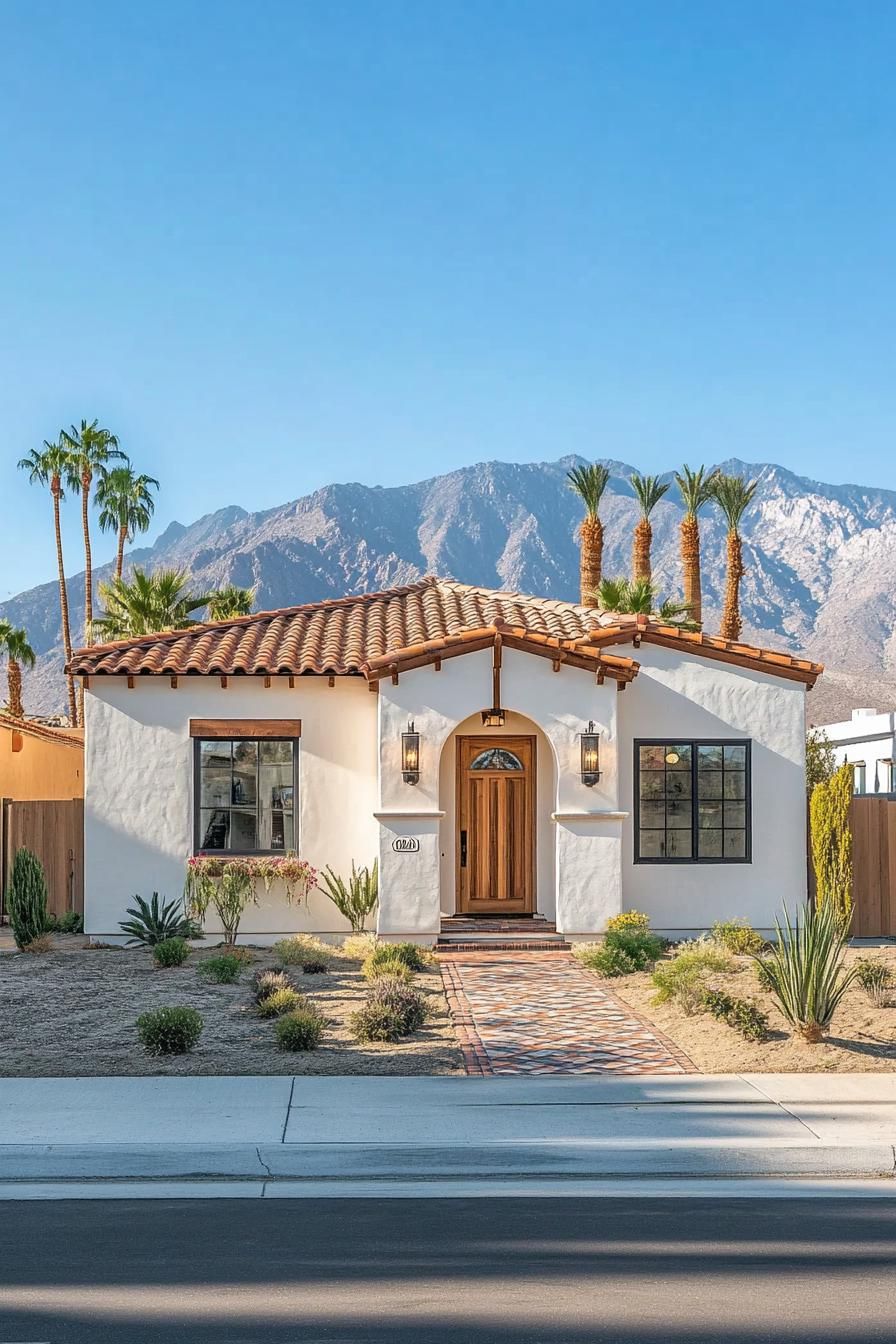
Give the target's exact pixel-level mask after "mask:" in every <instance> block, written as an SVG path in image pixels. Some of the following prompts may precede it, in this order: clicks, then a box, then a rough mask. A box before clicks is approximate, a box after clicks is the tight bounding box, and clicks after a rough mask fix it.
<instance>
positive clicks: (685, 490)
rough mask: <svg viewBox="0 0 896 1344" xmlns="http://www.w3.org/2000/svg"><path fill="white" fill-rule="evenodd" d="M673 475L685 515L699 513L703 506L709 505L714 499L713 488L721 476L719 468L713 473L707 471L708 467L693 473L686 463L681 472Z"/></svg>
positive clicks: (700, 468)
mask: <svg viewBox="0 0 896 1344" xmlns="http://www.w3.org/2000/svg"><path fill="white" fill-rule="evenodd" d="M673 474H674V476H675V484H676V485H677V486H678V490H679V494H680V495H681V498H682V502H683V504H684V508H685V513H693V514H697V513H699V511H700V509H702V507H703V505H704V504H708V503H709V501H710V500H711V499H712V497H713V487H714V485H715V481H716V478H717V477H718V475H719V470H718V467H716V468H714V469H713V470H712V471H707V469H706V467H698V468H697V470H696V471H692V470H691V468H690V467H689V466H688V465H687V463H685V464H684V466H683V467H682V469H681V471H676V472H674V473H673Z"/></svg>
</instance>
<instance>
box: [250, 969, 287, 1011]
mask: <svg viewBox="0 0 896 1344" xmlns="http://www.w3.org/2000/svg"><path fill="white" fill-rule="evenodd" d="M291 988H292V986H291V984H290V983H289V976H287V975H286V974H285V973H284V972H283V971H256V972H255V974H254V975H253V977H252V997H253V999H254V1000H255V1002H256V1003H262V1002H263V1001H264V1000H265V999H266V998H268V997H269V996H270V995H271V994H273V993H274V991H275V990H277V989H291Z"/></svg>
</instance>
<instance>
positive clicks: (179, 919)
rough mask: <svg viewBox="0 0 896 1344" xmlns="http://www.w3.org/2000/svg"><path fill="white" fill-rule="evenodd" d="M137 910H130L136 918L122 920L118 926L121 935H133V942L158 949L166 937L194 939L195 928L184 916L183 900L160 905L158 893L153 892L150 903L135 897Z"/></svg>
mask: <svg viewBox="0 0 896 1344" xmlns="http://www.w3.org/2000/svg"><path fill="white" fill-rule="evenodd" d="M134 900H135V901H136V902H137V908H136V909H134V908H132V907H129V908H128V910H127V913H128V914H129V915H133V919H123V920H122V921H121V923H120V924H119V926H118V927H119V928H120V929H121V931H122V933H129V934H130V935H131V937H130V941H131V942H132V943H142V944H143V945H144V946H145V947H155V946H156V944H157V943H163V942H164V941H165V939H166V938H193V937H194V936H195V934H196V927H195V925H194V923H193V921H192V920H191V919H190V918H189V917H188V916H187V915H186V914H185V912H184V908H183V906H182V905H181V903H180V901H169V902H167V904H165V903H162V902H160V900H159V893H158V892H157V891H154V892H153V894H152V900H151V901H144V899H143V897H142V896H135V897H134Z"/></svg>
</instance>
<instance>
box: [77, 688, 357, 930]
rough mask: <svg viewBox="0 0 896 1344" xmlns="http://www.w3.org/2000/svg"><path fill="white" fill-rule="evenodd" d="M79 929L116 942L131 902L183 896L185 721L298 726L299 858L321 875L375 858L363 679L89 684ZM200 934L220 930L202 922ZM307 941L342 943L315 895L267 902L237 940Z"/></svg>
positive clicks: (188, 808) (189, 782)
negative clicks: (309, 937)
mask: <svg viewBox="0 0 896 1344" xmlns="http://www.w3.org/2000/svg"><path fill="white" fill-rule="evenodd" d="M85 712H86V725H85V816H84V828H85V929H86V931H87V933H89V934H91V935H93V936H94V937H97V938H101V939H107V938H111V937H113V936H115V935H117V934H118V933H119V929H118V923H119V920H121V919H122V918H124V911H125V908H126V906H127V905H129V904H131V900H130V898H131V897H132V896H133V894H134V893H135V892H138V893H139V894H140V895H141V896H143V897H144V898H149V897H150V896H151V894H152V892H153V891H158V892H159V893H160V895H162V896H163V897H165V898H166V899H168V900H171V899H173V898H178V897H180V895H181V892H182V890H183V884H184V874H185V866H186V861H187V858H188V857H189V855H190V854H192V852H193V744H192V741H191V739H190V735H189V721H190V719H193V718H205V719H301V721H302V737H301V741H300V745H299V812H298V823H299V827H298V837H297V848H298V852H299V853H300V855H301V856H302V857H303V858H305V859H307V860H308V861H309V862H310V863H312V864H313V865H314V866H315V867H317V868H322V867H323V866H324V865H325V864H329V865H331V866H332V867H333V868H334V869H335V870H336V871H337V872H341V873H346V872H348V870H349V869H350V867H351V862H352V860H353V859H354V861H355V862H356V863H359V864H361V863H371V862H372V861H373V859H374V858H375V856H376V852H377V844H378V836H377V832H378V827H377V824H376V821H375V819H374V816H373V813H374V809H375V804H376V769H377V761H376V754H377V753H376V721H377V711H376V696H374V695H371V694H370V692H369V690H368V687H367V684H366V682H364V681H362V680H361V679H360V678H342V679H337V681H336V684H335V686H333V687H332V688H331V687H330V686H328V684H327V682H326V680H325V679H323V678H317V677H302V678H297V679H296V682H295V686H294V688H293V689H292V690H290V688H289V683H288V679H287V678H285V677H275V678H272V681H271V685H270V687H269V688H267V689H265V687H264V683H263V680H262V679H261V678H250V677H244V678H240V677H231V678H230V681H229V684H228V686H227V687H226V689H225V688H224V687H222V686H221V684H220V681H219V680H218V678H217V677H181V678H180V680H179V683H178V686H177V687H176V688H172V686H171V684H170V681H169V679H168V678H167V677H145V678H137V680H136V684H135V686H134V688H133V690H128V687H127V681H126V679H124V678H120V677H106V678H103V677H94V678H93V680H92V682H91V687H90V690H89V692H88V693H87V694H86V696H85ZM207 927H208V930H209V932H210V933H213V932H214V931H215V930H216V928H217V926H216V923H215V919H214V916H213V915H211V914H210V915H209V919H208V922H207ZM303 930H314V931H315V932H319V933H323V934H336V933H340V934H341V933H344V932H346V931H347V925H346V924H345V922H344V921H343V919H342V918H341V916H340V915H339V914H338V913H337V911H336V909H335V907H334V906H333V905H332V903H331V902H330V901H329V900H328V899H327V898H326V897H325V896H323V895H322V894H321V893H319V892H314V893H312V895H311V897H310V900H309V902H308V905H307V907H306V906H305V905H304V904H302V903H298V904H296V905H293V906H290V905H288V904H287V902H286V900H285V898H284V895H283V892H282V888H278V886H274V887H273V888H272V890H271V891H270V893H264V892H262V895H261V899H260V903H259V905H258V906H257V907H255V906H250V907H249V909H248V910H247V911H246V913H245V915H244V916H243V921H242V924H241V928H240V935H241V938H243V937H245V936H247V935H255V936H256V937H257V938H258V939H259V940H270V939H273V938H275V937H277V936H280V935H282V934H284V933H290V932H297V931H303Z"/></svg>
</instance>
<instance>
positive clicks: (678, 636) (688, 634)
mask: <svg viewBox="0 0 896 1344" xmlns="http://www.w3.org/2000/svg"><path fill="white" fill-rule="evenodd" d="M587 638H588V643H589V644H594V645H596V646H597V647H599V648H611V647H613V646H614V645H617V644H627V643H632V644H634V645H635V646H636V647H637V646H638V645H640V644H642V643H644V644H658V645H660V646H662V647H666V648H676V649H685V650H687V652H689V653H695V654H697V655H698V656H699V657H703V658H709V659H712V660H714V661H717V662H724V663H732V664H734V665H735V666H741V667H750V668H752V669H753V670H754V671H758V672H767V673H770V674H771V675H772V676H780V677H784V678H785V679H787V680H790V681H802V682H804V683H805V684H806V685H807V686H809V687H810V688H811V687H812V686H814V685H815V683H816V681H817V680H818V678H819V677H820V676H821V674H822V672H823V671H824V665H823V664H822V663H813V662H811V661H810V660H809V659H808V658H797V657H794V655H793V654H789V653H780V652H777V651H776V650H774V649H763V648H759V647H758V646H757V645H754V644H744V643H741V642H739V641H735V640H730V639H721V638H720V637H719V636H718V635H707V634H704V633H702V632H698V631H695V630H682V629H680V628H679V627H678V626H676V625H664V624H663V623H662V622H661V621H654V620H651V619H650V618H649V617H646V616H620V615H616V614H613V613H608V612H604V613H602V614H601V616H600V619H599V624H598V627H597V628H596V629H593V630H592V631H591V632H590V633H589V635H588V637H587Z"/></svg>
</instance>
